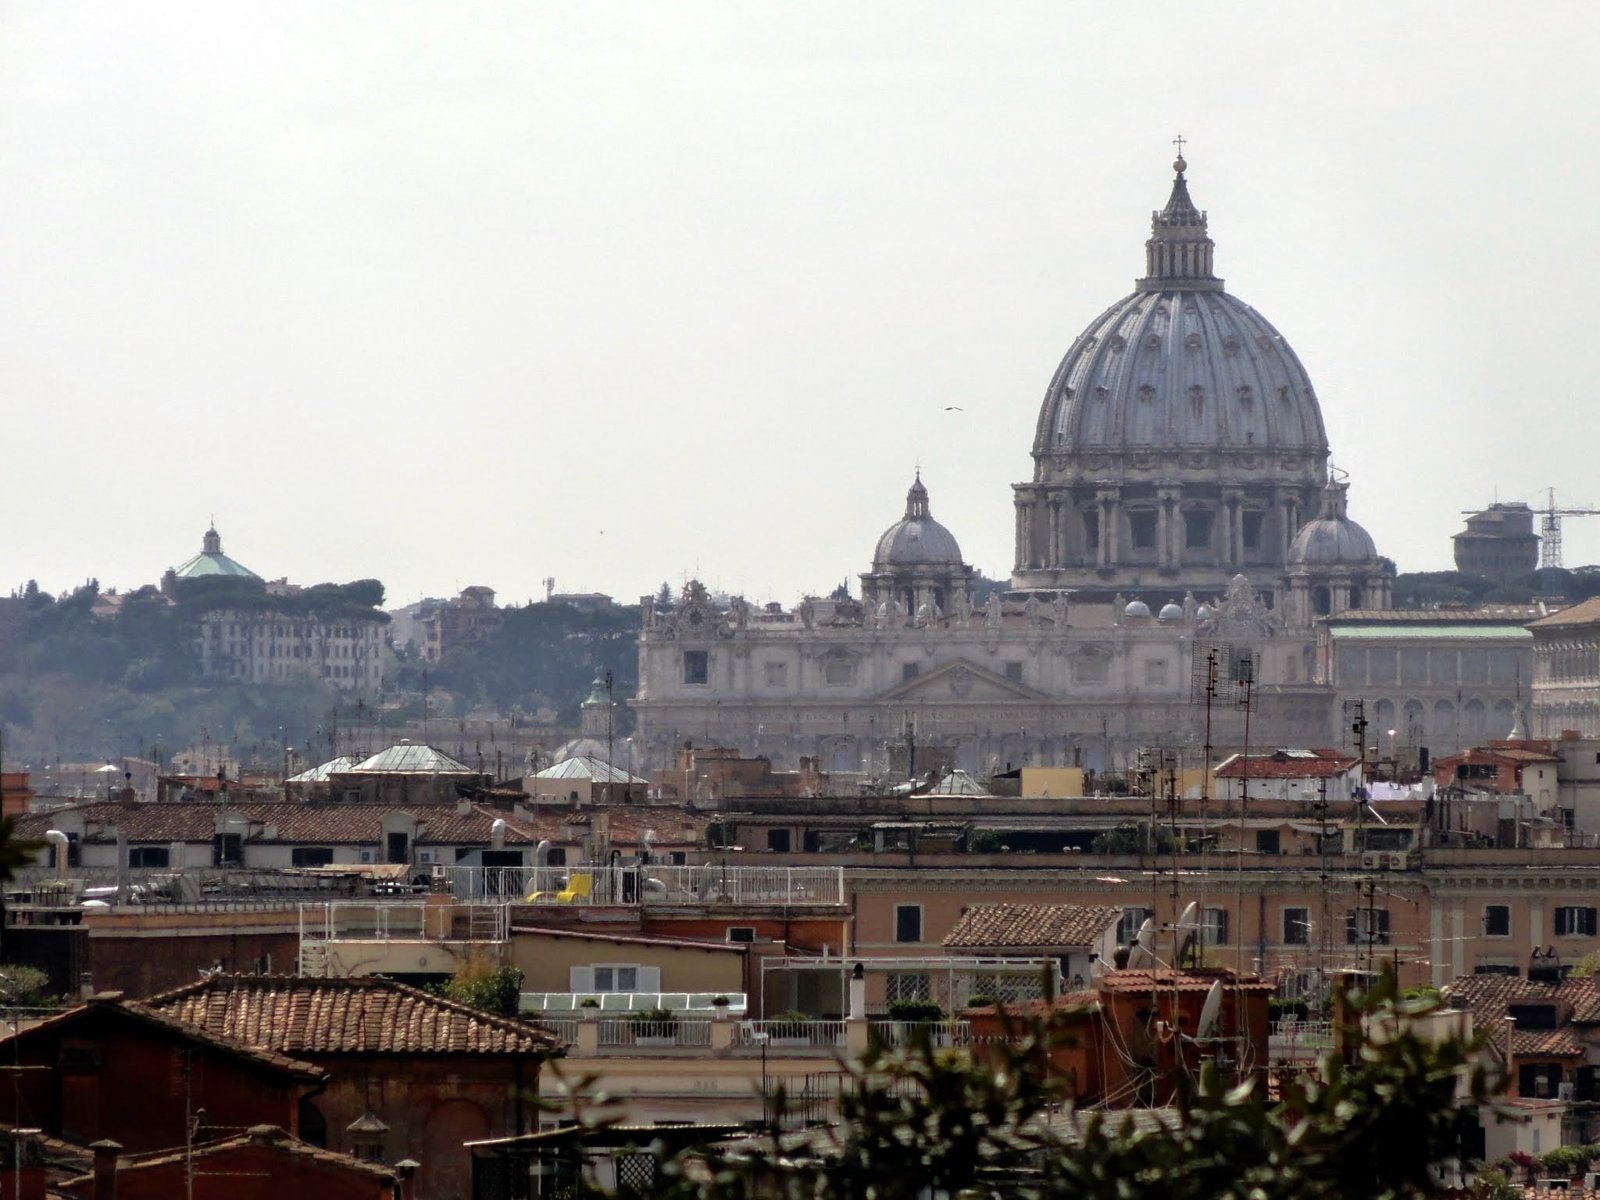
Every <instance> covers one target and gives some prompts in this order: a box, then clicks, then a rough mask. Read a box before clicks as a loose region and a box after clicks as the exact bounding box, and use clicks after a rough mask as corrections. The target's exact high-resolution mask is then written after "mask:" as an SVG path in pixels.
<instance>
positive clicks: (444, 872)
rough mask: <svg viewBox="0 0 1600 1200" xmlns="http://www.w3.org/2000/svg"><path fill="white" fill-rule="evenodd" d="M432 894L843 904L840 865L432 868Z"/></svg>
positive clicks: (570, 900)
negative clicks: (436, 892)
mask: <svg viewBox="0 0 1600 1200" xmlns="http://www.w3.org/2000/svg"><path fill="white" fill-rule="evenodd" d="M432 878H433V887H434V890H435V891H442V892H448V893H449V894H450V895H452V896H454V897H455V898H456V899H458V900H471V901H482V900H494V901H498V902H501V903H524V904H555V905H561V904H575V905H635V906H645V907H650V906H658V907H667V908H671V907H699V906H703V905H729V906H733V907H739V906H759V905H782V906H785V907H789V908H796V907H818V908H830V907H838V906H840V905H842V904H844V902H845V898H844V896H845V892H844V870H843V868H841V867H741V866H731V865H726V866H725V865H722V864H720V863H706V864H704V865H702V866H682V867H675V866H668V865H664V864H663V865H657V864H651V865H649V866H644V867H625V866H616V867H612V866H601V867H595V866H571V867H448V866H436V867H434V868H433V871H432Z"/></svg>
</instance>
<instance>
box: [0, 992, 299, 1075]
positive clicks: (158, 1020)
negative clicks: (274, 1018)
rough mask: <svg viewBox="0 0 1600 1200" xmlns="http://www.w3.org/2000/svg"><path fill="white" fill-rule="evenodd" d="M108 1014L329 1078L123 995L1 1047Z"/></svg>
mask: <svg viewBox="0 0 1600 1200" xmlns="http://www.w3.org/2000/svg"><path fill="white" fill-rule="evenodd" d="M106 1013H110V1014H114V1015H115V1016H117V1017H120V1018H122V1019H125V1020H129V1021H132V1022H134V1023H136V1024H142V1025H146V1026H152V1027H154V1028H156V1029H158V1030H160V1031H162V1032H164V1033H168V1034H171V1035H173V1036H175V1037H178V1038H182V1039H185V1040H187V1041H192V1042H198V1043H200V1044H201V1045H203V1046H210V1047H211V1048H212V1049H215V1050H220V1051H221V1052H223V1053H224V1054H228V1055H230V1056H232V1057H235V1058H240V1059H244V1060H245V1061H246V1062H249V1063H251V1064H253V1065H255V1066H258V1067H265V1068H267V1069H268V1070H270V1071H274V1072H287V1073H288V1074H290V1075H295V1076H298V1077H300V1078H301V1079H306V1080H311V1081H315V1082H321V1081H322V1080H324V1079H326V1078H327V1072H326V1071H324V1070H323V1069H322V1068H321V1067H319V1066H316V1065H314V1064H312V1063H309V1062H305V1061H304V1060H302V1059H298V1058H293V1057H291V1056H290V1055H288V1054H285V1053H283V1052H282V1050H281V1049H278V1048H275V1047H269V1046H257V1045H252V1044H250V1043H249V1042H246V1041H242V1040H240V1039H238V1038H235V1037H231V1036H229V1035H228V1034H227V1033H226V1032H224V1031H222V1030H214V1029H203V1028H196V1027H195V1026H193V1025H190V1024H187V1023H186V1022H184V1021H181V1020H178V1019H177V1018H176V1017H174V1016H173V1015H172V1014H169V1013H165V1012H161V1011H159V1010H157V1009H154V1008H152V1007H150V1006H149V1005H147V1004H143V1003H140V1002H138V1001H134V1000H124V999H123V998H122V996H121V994H120V993H117V992H108V993H105V994H104V995H101V996H95V997H93V998H91V999H90V1000H88V1001H87V1002H85V1003H83V1004H80V1005H77V1006H76V1007H74V1008H69V1009H67V1011H66V1012H63V1013H59V1014H57V1015H56V1016H53V1017H50V1018H49V1019H47V1020H44V1021H41V1022H39V1023H38V1024H37V1025H33V1026H31V1027H29V1028H27V1029H24V1030H22V1031H21V1032H20V1033H17V1034H13V1035H12V1037H11V1038H0V1046H3V1045H5V1043H6V1042H7V1041H12V1040H15V1041H18V1042H25V1041H28V1040H31V1039H34V1038H37V1037H41V1036H47V1035H48V1034H50V1033H54V1032H58V1031H59V1032H63V1033H65V1032H69V1031H70V1030H71V1029H72V1028H73V1027H74V1026H76V1025H81V1024H83V1023H84V1022H86V1021H88V1020H92V1019H93V1018H95V1017H96V1016H100V1015H103V1014H106Z"/></svg>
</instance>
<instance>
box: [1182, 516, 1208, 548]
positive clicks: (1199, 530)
mask: <svg viewBox="0 0 1600 1200" xmlns="http://www.w3.org/2000/svg"><path fill="white" fill-rule="evenodd" d="M1183 544H1184V546H1185V548H1186V549H1189V550H1204V549H1206V548H1207V547H1208V546H1210V545H1211V514H1210V513H1208V512H1186V513H1184V514H1183Z"/></svg>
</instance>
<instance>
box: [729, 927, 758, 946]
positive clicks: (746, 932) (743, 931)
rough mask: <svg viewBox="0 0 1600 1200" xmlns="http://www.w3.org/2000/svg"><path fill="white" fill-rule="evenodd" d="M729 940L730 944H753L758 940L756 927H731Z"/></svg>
mask: <svg viewBox="0 0 1600 1200" xmlns="http://www.w3.org/2000/svg"><path fill="white" fill-rule="evenodd" d="M728 940H729V941H730V942H753V941H755V940H756V927H755V926H754V925H729V926H728Z"/></svg>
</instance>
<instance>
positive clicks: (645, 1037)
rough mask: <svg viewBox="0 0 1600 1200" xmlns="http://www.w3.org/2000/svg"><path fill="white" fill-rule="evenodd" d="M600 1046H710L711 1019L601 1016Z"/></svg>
mask: <svg viewBox="0 0 1600 1200" xmlns="http://www.w3.org/2000/svg"><path fill="white" fill-rule="evenodd" d="M599 1034H600V1045H602V1046H691V1047H707V1048H709V1047H710V1045H711V1022H710V1021H696V1020H688V1019H685V1018H682V1017H674V1018H669V1019H666V1020H659V1021H641V1020H637V1019H636V1018H633V1017H603V1018H601V1020H600V1031H599Z"/></svg>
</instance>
